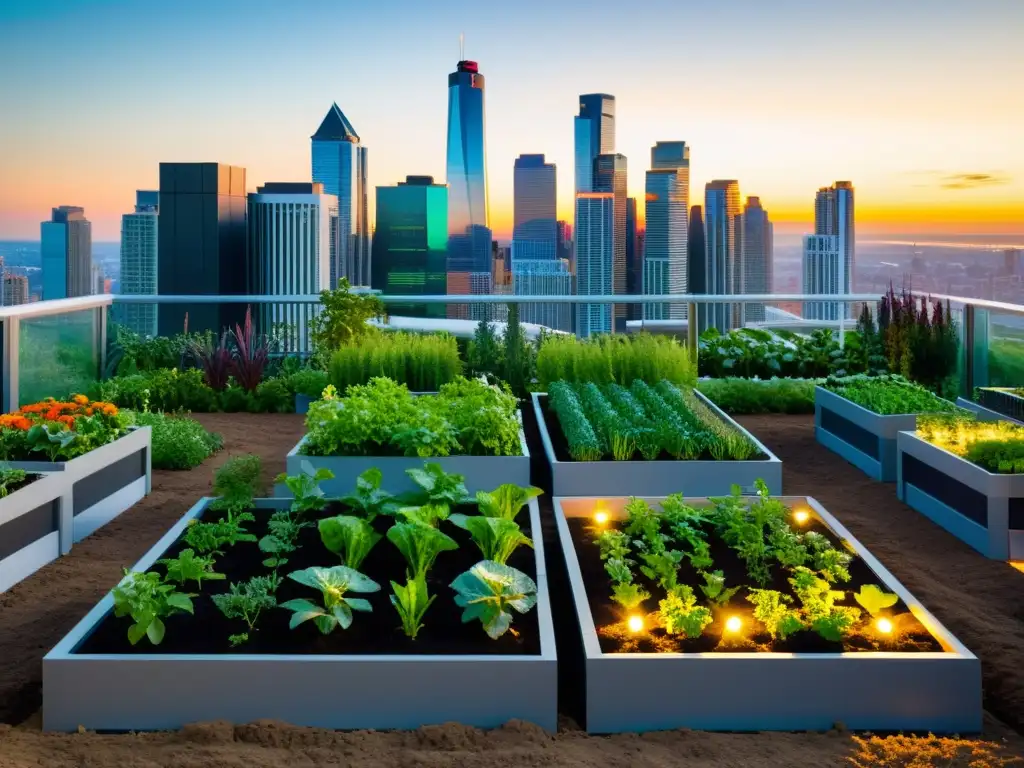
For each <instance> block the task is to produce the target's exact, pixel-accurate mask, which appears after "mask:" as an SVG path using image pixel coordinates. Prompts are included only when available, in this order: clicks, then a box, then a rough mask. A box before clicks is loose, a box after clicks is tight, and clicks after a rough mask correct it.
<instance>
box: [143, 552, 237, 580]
mask: <svg viewBox="0 0 1024 768" xmlns="http://www.w3.org/2000/svg"><path fill="white" fill-rule="evenodd" d="M157 563H158V564H159V565H162V566H164V567H166V569H167V580H168V581H173V582H175V583H176V584H184V583H185V582H187V581H194V582H195V583H196V585H197V586H198V587H199V588H200V589H202V587H203V579H206V580H207V581H219V580H222V579H225V578H227V577H226V576H225V575H224V574H223V573H215V572H214V570H213V558H212V557H204V556H202V555H196V553H195V552H194V551H193V550H191V549H183V550H182V551H181V552H180V553H179V554H178V556H177V557H176V558H167V559H164V560H157Z"/></svg>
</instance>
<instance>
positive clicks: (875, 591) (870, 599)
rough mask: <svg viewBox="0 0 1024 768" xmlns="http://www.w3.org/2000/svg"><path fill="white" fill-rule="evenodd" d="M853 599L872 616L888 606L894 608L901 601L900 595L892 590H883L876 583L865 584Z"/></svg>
mask: <svg viewBox="0 0 1024 768" xmlns="http://www.w3.org/2000/svg"><path fill="white" fill-rule="evenodd" d="M853 599H854V600H856V601H857V603H858V604H859V605H860V607H861V608H863V609H864V610H865V611H867V612H868V613H870V614H871V615H872V616H877V615H878V614H880V613H881V612H882V611H884V610H885V609H886V608H892V607H893V606H894V605H896V603H897V602H898V601H899V597H898V596H896V595H894V594H892V593H891V592H883V591H882V589H881V587H879V586H877V585H876V584H864V585H863V586H862V587H861V588H860V592H858V593H857V594H855V595H854V596H853Z"/></svg>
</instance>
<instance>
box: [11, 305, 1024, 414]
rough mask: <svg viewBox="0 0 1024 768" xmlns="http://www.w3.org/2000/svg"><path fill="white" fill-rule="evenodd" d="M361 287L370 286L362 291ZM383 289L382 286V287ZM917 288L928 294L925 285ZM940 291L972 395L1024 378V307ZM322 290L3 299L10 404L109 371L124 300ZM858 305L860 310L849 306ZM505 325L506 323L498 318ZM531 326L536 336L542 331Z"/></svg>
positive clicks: (840, 324)
mask: <svg viewBox="0 0 1024 768" xmlns="http://www.w3.org/2000/svg"><path fill="white" fill-rule="evenodd" d="M356 292H359V293H366V292H369V291H366V290H365V289H364V290H357V291H356ZM374 293H376V292H374ZM378 296H379V298H380V299H381V301H382V302H383V303H384V304H385V306H388V305H403V304H404V305H409V304H419V305H438V304H441V305H453V304H454V305H481V304H483V305H508V304H519V305H523V304H566V303H567V304H572V305H575V304H600V305H607V304H621V305H636V304H653V305H657V304H661V305H685V306H686V307H687V310H688V312H687V317H688V318H692V317H699V316H701V313H703V312H704V311H705V310H706V308H707V307H709V306H712V305H718V304H730V305H744V306H745V305H751V304H757V305H767V306H770V305H773V304H779V303H800V304H804V303H808V302H814V303H819V302H820V303H824V304H830V305H837V304H843V305H850V304H854V305H857V304H867V305H868V306H869V307H871V308H872V309H874V307H875V305H876V304H877V302H878V300H879V298H880V297H879V296H878V295H877V294H874V293H871V294H845V295H841V296H836V295H832V294H800V293H787V294H742V295H726V296H721V295H703V294H662V295H644V296H624V295H603V296H576V295H573V296H525V295H518V296H517V295H505V294H491V295H433V296H418V295H412V296H406V295H380V294H378ZM919 297H921V295H920V294H919ZM930 297H931V298H932V299H939V300H942V301H946V300H948V301H949V302H950V305H951V307H952V308H953V309H954V311H955V312H956V314H957V320H958V322H959V327H960V337H961V344H960V352H961V374H962V376H961V381H962V384H963V387H962V388H963V390H964V392H965V393H966V394H969V393H970V392H972V391H973V389H974V387H976V386H987V385H1000V386H1004V385H1010V386H1015V385H1017V384H1024V306H1022V305H1018V304H1009V303H1006V302H998V301H989V300H984V299H969V298H964V297H961V296H944V295H935V294H930ZM319 302H320V297H319V295H317V294H308V295H290V296H262V295H260V296H209V295H201V296H184V295H173V296H159V295H144V296H139V295H133V296H124V295H109V294H107V295H98V296H84V297H80V298H74V299H59V300H54V301H41V302H34V303H31V304H22V305H17V306H8V307H0V323H2V326H3V329H2V336H0V338H2V344H3V349H2V353H3V369H2V384H3V402H2V405H3V408H4V410H5V411H10V410H13V409H15V408H17V407H18V406H19V405H20V404H22V403H24V402H26V401H28V400H30V399H34V398H37V395H38V393H40V392H43V391H46V390H49V393H52V394H54V395H57V396H59V395H62V394H66V392H65V390H67V391H70V390H71V389H72V388H73V385H75V386H77V382H78V381H87V380H89V379H91V380H92V381H95V380H96V379H97V378H98V377H99V376H100V372H101V371H102V370H103V363H104V356H105V354H106V349H107V334H108V324H109V322H110V317H109V313H110V311H111V309H112V308H113V307H114V306H115V305H122V304H155V305H161V304H207V305H209V304H218V305H221V304H233V305H238V304H247V305H254V306H256V305H310V304H318V303H319ZM851 314H852V313H851ZM419 320H420V319H419V318H402V323H401V327H403V328H406V329H410V330H424V331H432V330H438V329H439V326H440V327H441V328H444V327H445V324H446V323H448V324H451V323H453V322H454V323H457V324H459V326H458V333H459V335H469V334H470V333H471V331H472V328H474V327H475V325H476V321H475V320H474V321H470V320H462V321H458V320H455V321H445V320H443V319H439V318H435V319H429V318H427V319H422V322H421V323H419V324H420V325H422V326H423V327H422V328H419V327H417V325H418V321H419ZM852 324H853V323H852V321H851V320H850V319H848V317H847V316H846V313H839V318H838V319H837V320H808V319H803V318H800V317H798V316H795V315H786V316H784V317H782V318H781V319H777V320H775V321H765V322H758V323H748V325H753V326H755V327H760V328H767V329H779V330H788V331H796V332H801V331H803V332H807V331H811V330H815V329H818V328H827V329H831V330H835V331H838V332H839V339H840V343H842V339H843V338H844V334H843V331H844V330H846V329H848V328H849V327H851V326H852ZM499 325H500V323H499ZM636 330H652V331H655V332H669V333H677V334H678V335H680V336H685V338H686V340H687V343H688V346H689V347H690V348H691V350H692V351H693V353H694V354H696V350H697V345H698V341H697V330H698V323H689V322H688V321H687V320H686V319H682V320H655V321H650V320H633V321H630V322H629V323H628V324H627V331H636ZM536 331H537V329H536V328H535V329H533V332H532V333H531V335H535V334H536Z"/></svg>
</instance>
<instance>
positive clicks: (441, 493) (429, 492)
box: [405, 461, 470, 507]
mask: <svg viewBox="0 0 1024 768" xmlns="http://www.w3.org/2000/svg"><path fill="white" fill-rule="evenodd" d="M405 474H407V475H408V476H409V477H410V478H411V479H412V481H413V482H414V483H416V485H417V486H418V488H419V491H418V493H417V494H416V497H417V498H416V501H418V502H419V503H420V504H447V505H448V506H449V507H457V506H458V505H459V504H465V503H467V502H468V501H469V498H470V497H469V492H468V491H467V490H466V482H465V480H466V478H465V477H463V476H462V475H457V474H454V473H452V474H449V473H447V472H445V471H444V467H442V466H441V465H440V464H438V463H437V462H436V461H431V462H427V463H426V464H424V465H423V467H413V468H412V469H407V470H405Z"/></svg>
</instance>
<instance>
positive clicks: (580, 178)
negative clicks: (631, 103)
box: [573, 93, 615, 194]
mask: <svg viewBox="0 0 1024 768" xmlns="http://www.w3.org/2000/svg"><path fill="white" fill-rule="evenodd" d="M573 129H574V147H573V150H574V156H575V158H574V162H575V169H574V177H575V186H576V190H575V191H576V194H579V193H580V192H596V191H598V190H597V189H596V188H595V187H594V161H595V160H596V159H597V156H598V155H610V154H613V153H614V152H615V97H614V96H609V95H608V94H607V93H587V94H583V95H582V96H580V111H579V114H578V115H577V116H576V118H575V121H574V124H573Z"/></svg>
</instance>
